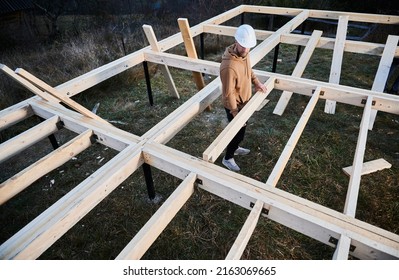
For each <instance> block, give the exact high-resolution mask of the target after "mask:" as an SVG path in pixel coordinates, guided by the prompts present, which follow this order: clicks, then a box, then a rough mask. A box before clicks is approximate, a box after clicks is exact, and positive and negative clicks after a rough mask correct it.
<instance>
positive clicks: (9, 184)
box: [0, 130, 93, 205]
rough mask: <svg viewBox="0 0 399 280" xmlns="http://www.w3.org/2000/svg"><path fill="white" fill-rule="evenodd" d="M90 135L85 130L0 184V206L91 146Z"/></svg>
mask: <svg viewBox="0 0 399 280" xmlns="http://www.w3.org/2000/svg"><path fill="white" fill-rule="evenodd" d="M92 135H93V132H92V131H91V130H87V131H86V132H84V133H83V134H81V135H78V136H77V137H75V138H74V139H72V140H71V141H69V142H68V143H66V144H64V145H62V146H61V147H60V148H58V149H57V150H55V151H53V152H52V153H50V154H48V155H47V156H45V157H43V158H42V159H40V160H39V161H37V162H36V163H34V164H32V165H31V166H29V167H27V168H25V169H24V170H22V171H21V172H19V173H18V174H16V175H14V176H13V177H11V178H10V179H8V180H6V181H5V182H3V183H2V184H0V205H2V204H3V203H5V202H6V201H7V200H9V199H10V198H12V197H13V196H15V195H16V194H18V193H20V192H21V191H22V190H24V189H25V188H27V187H28V186H29V185H30V184H32V183H33V182H35V181H36V180H37V179H39V178H41V177H42V176H44V175H46V174H47V173H48V172H50V171H52V170H54V169H56V168H57V167H60V166H61V165H63V164H64V163H65V162H67V161H68V160H70V159H71V158H72V157H74V156H76V155H77V154H79V153H80V152H82V151H84V150H85V149H86V148H88V147H89V146H90V145H91V141H90V137H91V136H92Z"/></svg>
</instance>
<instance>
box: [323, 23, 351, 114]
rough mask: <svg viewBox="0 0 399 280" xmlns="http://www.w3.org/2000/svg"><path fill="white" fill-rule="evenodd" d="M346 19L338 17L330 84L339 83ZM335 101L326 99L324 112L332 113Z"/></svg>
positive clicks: (346, 26) (346, 27)
mask: <svg viewBox="0 0 399 280" xmlns="http://www.w3.org/2000/svg"><path fill="white" fill-rule="evenodd" d="M348 20H349V17H348V16H340V17H339V22H338V29H337V35H336V37H335V45H334V52H333V58H332V63H331V70H330V78H329V83H331V84H339V81H340V78H341V68H342V60H343V56H344V49H345V41H346V32H347V29H348ZM336 102H337V101H335V100H328V99H327V100H326V105H325V107H324V112H326V113H328V114H334V113H335V107H336Z"/></svg>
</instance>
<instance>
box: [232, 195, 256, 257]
mask: <svg viewBox="0 0 399 280" xmlns="http://www.w3.org/2000/svg"><path fill="white" fill-rule="evenodd" d="M262 210H263V202H262V201H260V200H257V201H256V202H255V205H254V207H253V208H252V210H251V213H250V214H249V216H248V218H247V220H246V221H245V224H244V226H243V227H242V229H241V231H240V233H239V234H238V236H237V239H236V241H235V242H234V244H233V246H232V247H231V249H230V251H229V253H228V254H227V257H226V260H239V259H240V258H241V256H242V253H243V252H244V250H245V247H247V244H248V241H249V239H250V238H251V236H252V233H253V232H254V230H255V227H256V225H257V223H258V221H259V217H260V215H261V214H262Z"/></svg>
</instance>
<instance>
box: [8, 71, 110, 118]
mask: <svg viewBox="0 0 399 280" xmlns="http://www.w3.org/2000/svg"><path fill="white" fill-rule="evenodd" d="M15 73H17V74H18V75H20V76H21V77H23V78H24V79H26V80H27V81H29V82H30V83H32V84H34V85H35V86H37V87H38V88H40V89H42V90H44V91H45V92H48V93H49V94H50V95H52V96H53V97H55V98H57V99H58V100H60V101H62V102H63V103H65V104H66V105H68V106H69V107H71V108H72V109H75V110H76V111H78V112H79V113H81V114H82V115H84V116H86V117H89V118H92V119H95V120H97V121H99V122H102V123H104V124H107V125H111V124H110V123H108V122H107V121H106V120H104V119H103V118H100V117H99V116H97V115H96V114H94V113H93V112H92V111H90V110H88V109H86V108H85V107H83V106H82V105H80V104H79V103H78V102H76V101H74V100H72V99H70V98H69V97H67V96H65V95H64V94H62V93H60V92H58V91H57V90H56V89H54V88H52V87H51V86H49V85H48V84H46V83H45V82H43V81H42V80H40V79H38V78H37V77H35V76H33V75H32V74H31V73H29V72H27V71H25V70H24V69H22V68H18V69H17V70H15Z"/></svg>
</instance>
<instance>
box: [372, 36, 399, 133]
mask: <svg viewBox="0 0 399 280" xmlns="http://www.w3.org/2000/svg"><path fill="white" fill-rule="evenodd" d="M398 42H399V36H392V35H389V36H388V39H387V42H386V44H385V48H384V52H383V54H382V57H381V60H380V64H379V65H378V70H377V74H376V75H375V78H374V82H373V86H372V88H371V90H373V91H380V92H383V91H384V89H385V85H386V83H387V80H388V76H389V72H390V69H391V65H392V62H393V59H394V57H395V50H396V48H397V46H398ZM377 112H378V111H377V110H376V109H372V110H371V115H370V124H369V129H370V130H372V129H373V126H374V122H375V119H376V117H377Z"/></svg>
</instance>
